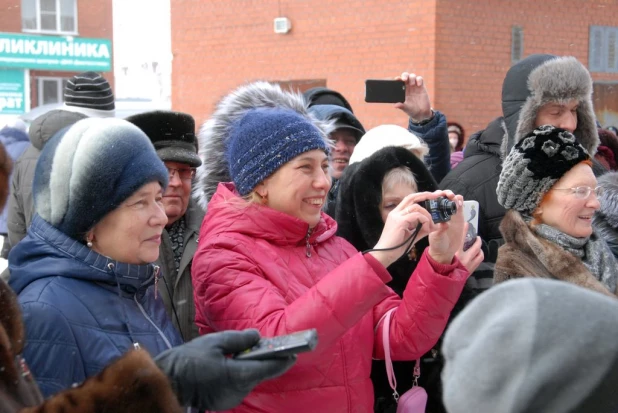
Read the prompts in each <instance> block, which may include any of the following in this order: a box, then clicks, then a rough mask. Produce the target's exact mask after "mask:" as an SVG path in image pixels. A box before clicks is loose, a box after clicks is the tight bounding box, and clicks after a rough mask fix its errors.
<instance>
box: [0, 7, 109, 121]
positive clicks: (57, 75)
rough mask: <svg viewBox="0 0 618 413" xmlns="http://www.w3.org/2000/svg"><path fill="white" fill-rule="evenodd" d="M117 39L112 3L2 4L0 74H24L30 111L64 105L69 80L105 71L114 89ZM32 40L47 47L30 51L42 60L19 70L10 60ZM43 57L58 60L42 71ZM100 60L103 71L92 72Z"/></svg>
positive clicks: (36, 47) (31, 61) (0, 19)
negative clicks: (44, 105)
mask: <svg viewBox="0 0 618 413" xmlns="http://www.w3.org/2000/svg"><path fill="white" fill-rule="evenodd" d="M112 38H113V19H112V0H0V69H3V70H12V71H15V70H23V71H25V73H26V82H27V83H28V86H27V89H29V92H30V93H29V97H30V106H31V107H36V106H38V105H41V104H44V103H54V102H61V101H62V90H63V87H64V83H65V82H66V79H69V78H70V77H71V76H73V75H75V74H77V73H80V72H84V71H86V70H93V71H96V72H101V73H102V74H103V76H105V78H106V79H107V80H108V81H109V82H110V84H112V87H113V73H112V67H113V66H112V64H111V62H112V59H111V53H112V50H111V41H112ZM33 39H40V40H41V42H42V43H41V45H39V44H36V45H35V46H30V52H33V53H32V54H33V55H37V56H35V57H34V58H33V59H31V60H29V61H28V62H27V63H24V64H23V66H19V65H18V64H17V63H16V62H17V60H15V59H13V60H11V58H12V57H14V56H15V55H17V54H19V52H26V51H28V48H29V46H28V45H27V43H28V42H31V41H33ZM11 41H14V42H15V43H14V44H11ZM88 42H90V43H88ZM42 44H44V46H43V45H42ZM91 46H94V49H93V48H92V47H91ZM63 47H64V49H62V48H63ZM54 48H55V50H54V51H52V49H54ZM61 51H62V54H61ZM43 56H44V57H45V58H57V60H56V61H55V63H50V61H51V60H53V59H48V62H47V63H46V65H47V67H42V66H43V64H40V63H36V62H35V60H36V58H40V57H43ZM26 60H28V59H26ZM95 60H98V64H99V66H92V67H90V65H91V64H92V62H93V61H95ZM24 61H25V60H24ZM4 73H5V72H0V75H2V74H4ZM2 80H3V79H0V83H1V81H2ZM0 114H1V111H0Z"/></svg>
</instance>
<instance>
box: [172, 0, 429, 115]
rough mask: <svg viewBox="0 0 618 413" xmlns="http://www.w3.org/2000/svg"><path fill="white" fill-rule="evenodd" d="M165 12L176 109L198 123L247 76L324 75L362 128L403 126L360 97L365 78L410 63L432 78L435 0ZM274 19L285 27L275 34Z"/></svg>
mask: <svg viewBox="0 0 618 413" xmlns="http://www.w3.org/2000/svg"><path fill="white" fill-rule="evenodd" d="M278 4H280V8H281V11H280V12H279V10H278ZM421 4H422V6H421ZM171 9H172V52H173V54H174V60H173V70H172V106H173V108H174V109H175V110H183V111H187V112H190V113H192V114H193V115H194V116H195V117H196V119H197V120H198V123H201V121H203V120H204V119H205V118H207V117H208V116H209V115H210V113H211V112H212V109H213V106H214V104H215V103H216V101H217V100H218V99H220V98H221V97H222V96H223V95H225V94H226V93H227V92H228V91H229V90H230V89H232V88H234V87H235V86H237V85H239V84H241V83H243V82H245V81H250V80H256V79H267V80H283V81H288V80H294V79H325V80H326V83H327V86H328V87H331V88H334V89H336V90H338V91H339V92H341V93H343V94H344V95H345V96H346V98H347V99H348V100H349V101H350V103H351V105H352V107H353V108H354V111H355V112H356V113H357V115H358V117H359V119H360V120H361V122H363V124H364V125H366V126H368V127H371V126H375V125H378V124H380V123H385V122H390V123H398V124H402V125H404V124H405V123H406V118H405V116H404V115H403V113H401V112H400V111H398V110H397V109H394V108H393V107H392V105H383V104H366V103H364V93H365V85H364V80H365V79H368V78H392V77H394V76H397V75H398V74H400V73H401V72H402V71H404V70H411V69H414V70H417V71H418V72H419V73H422V74H423V75H424V76H426V77H427V78H428V79H429V80H430V81H431V80H432V79H433V77H434V73H433V71H434V63H433V61H434V53H435V47H434V46H435V45H434V42H435V36H434V32H435V30H434V25H435V0H431V1H428V0H424V1H405V2H403V1H402V2H392V1H391V2H386V1H379V0H376V1H363V2H359V1H343V0H341V1H286V0H281V1H275V0H263V1H248V0H214V1H208V2H205V1H193V0H171ZM279 15H281V16H285V17H288V18H289V19H290V20H291V21H292V31H291V32H290V33H288V34H285V35H281V34H275V33H274V31H273V19H274V18H275V17H277V16H279Z"/></svg>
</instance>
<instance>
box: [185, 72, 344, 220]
mask: <svg viewBox="0 0 618 413" xmlns="http://www.w3.org/2000/svg"><path fill="white" fill-rule="evenodd" d="M264 107H273V108H274V107H276V108H283V109H291V110H294V111H296V112H298V113H300V114H301V115H303V116H305V117H307V118H308V119H310V120H311V121H312V122H313V123H314V124H315V125H316V126H317V127H318V128H319V129H320V130H321V131H323V132H324V135H325V136H328V135H329V134H330V132H332V130H333V129H334V121H330V122H324V121H319V120H317V119H316V118H315V117H314V116H313V115H311V114H310V113H309V112H308V110H307V102H306V101H305V99H304V98H303V96H302V95H301V94H299V93H294V92H288V91H284V90H282V89H281V87H280V86H279V85H276V84H272V83H268V82H264V81H257V82H253V83H248V84H245V85H243V86H240V87H238V88H237V89H235V90H233V91H232V92H230V93H229V94H228V95H227V96H225V97H224V98H223V99H221V101H220V102H219V103H218V104H217V106H216V108H215V111H214V113H213V115H212V116H211V117H210V118H209V119H208V120H207V121H206V122H204V124H203V125H202V126H201V128H200V131H199V134H198V142H199V156H200V158H201V159H202V166H200V167H199V168H198V169H197V173H196V178H195V184H194V185H193V197H194V199H195V200H196V201H197V202H198V204H199V205H200V206H201V207H202V208H203V209H206V208H207V205H208V202H209V201H210V198H211V197H212V196H213V194H214V193H215V191H216V189H217V185H219V183H221V182H230V181H231V180H232V179H231V178H230V173H229V167H228V163H227V160H226V156H225V152H226V148H227V140H228V138H229V132H230V128H231V126H232V124H233V123H234V122H235V121H236V120H238V119H240V118H241V117H242V116H243V115H244V114H245V113H246V112H247V111H248V110H250V109H255V108H264Z"/></svg>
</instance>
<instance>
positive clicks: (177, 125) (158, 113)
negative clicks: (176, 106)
mask: <svg viewBox="0 0 618 413" xmlns="http://www.w3.org/2000/svg"><path fill="white" fill-rule="evenodd" d="M126 120H127V121H129V122H131V123H133V124H134V125H135V126H137V127H138V128H140V129H141V130H142V131H143V132H144V133H145V134H146V136H148V138H150V141H151V142H152V144H153V145H154V147H155V149H156V150H157V155H159V158H161V160H162V161H164V162H165V161H170V162H179V163H185V164H187V165H189V166H191V167H193V168H197V167H198V166H200V165H201V164H202V160H201V159H200V157H199V156H198V155H197V138H196V136H195V120H194V119H193V117H192V116H191V115H189V114H187V113H182V112H172V111H167V110H154V111H151V112H144V113H138V114H137V115H133V116H129V117H128V118H127V119H126Z"/></svg>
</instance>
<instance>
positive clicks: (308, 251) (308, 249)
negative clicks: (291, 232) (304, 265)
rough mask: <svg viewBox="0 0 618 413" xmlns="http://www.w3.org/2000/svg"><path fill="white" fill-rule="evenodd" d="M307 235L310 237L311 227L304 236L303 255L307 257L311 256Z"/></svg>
mask: <svg viewBox="0 0 618 413" xmlns="http://www.w3.org/2000/svg"><path fill="white" fill-rule="evenodd" d="M309 237H311V228H309V229H308V230H307V235H306V236H305V244H306V250H305V255H306V256H307V258H311V244H309Z"/></svg>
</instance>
